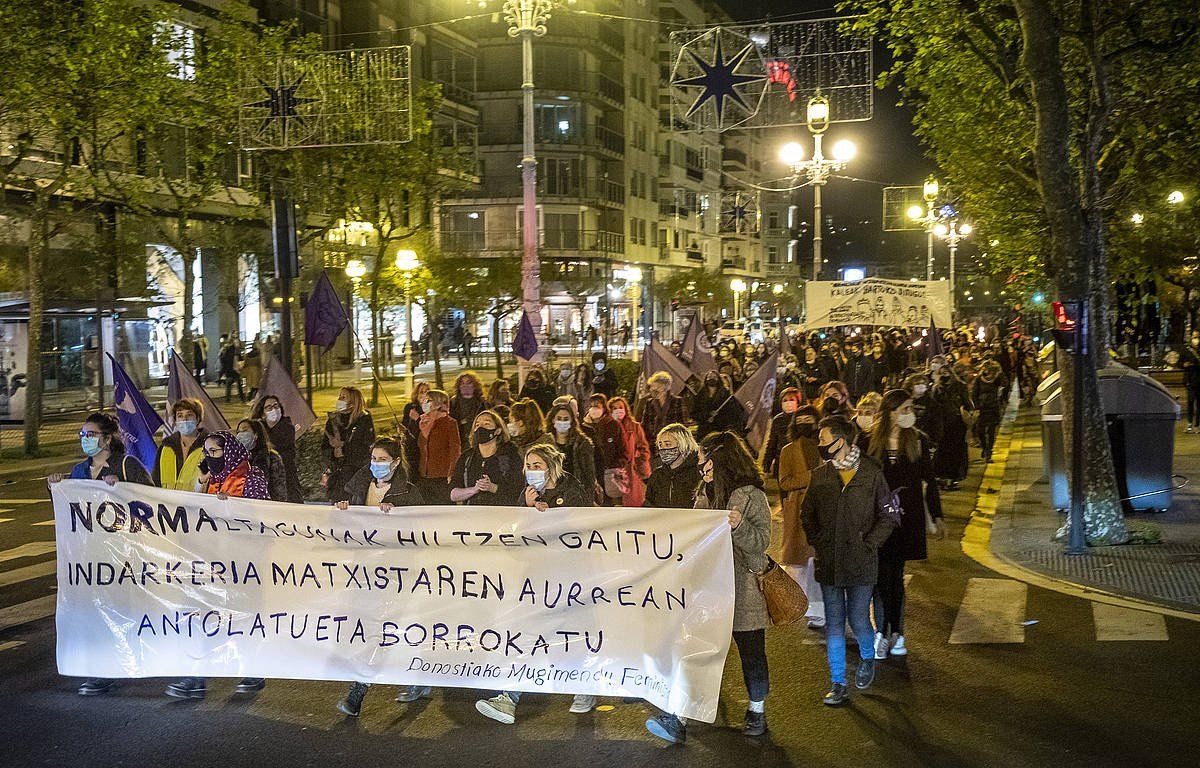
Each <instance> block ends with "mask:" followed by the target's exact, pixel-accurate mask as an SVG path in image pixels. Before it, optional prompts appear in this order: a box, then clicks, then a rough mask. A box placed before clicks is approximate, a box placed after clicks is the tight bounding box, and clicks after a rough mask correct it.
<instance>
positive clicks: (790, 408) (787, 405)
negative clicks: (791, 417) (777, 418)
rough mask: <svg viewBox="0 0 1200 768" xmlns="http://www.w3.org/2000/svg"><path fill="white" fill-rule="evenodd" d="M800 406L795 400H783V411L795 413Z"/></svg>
mask: <svg viewBox="0 0 1200 768" xmlns="http://www.w3.org/2000/svg"><path fill="white" fill-rule="evenodd" d="M799 407H800V406H799V405H797V404H796V401H795V400H784V401H783V412H784V413H795V412H796V409H797V408H799Z"/></svg>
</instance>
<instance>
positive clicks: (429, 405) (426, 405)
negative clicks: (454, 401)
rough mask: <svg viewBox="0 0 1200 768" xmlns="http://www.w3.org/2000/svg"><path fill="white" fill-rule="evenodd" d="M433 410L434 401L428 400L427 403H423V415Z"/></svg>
mask: <svg viewBox="0 0 1200 768" xmlns="http://www.w3.org/2000/svg"><path fill="white" fill-rule="evenodd" d="M432 410H433V401H432V400H426V401H425V402H423V403H421V413H429V412H430V411H432Z"/></svg>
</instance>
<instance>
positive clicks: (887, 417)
mask: <svg viewBox="0 0 1200 768" xmlns="http://www.w3.org/2000/svg"><path fill="white" fill-rule="evenodd" d="M916 425H917V416H916V414H915V413H913V401H912V396H911V395H910V394H909V393H908V392H907V391H905V390H903V389H891V390H888V392H887V393H886V394H885V395H884V396H883V404H882V406H881V407H880V411H879V421H878V422H877V423H876V424H875V429H874V430H873V431H872V432H871V440H870V444H869V448H868V453H869V455H870V456H871V458H873V459H874V460H875V461H877V462H879V463H880V464H881V465H882V466H883V476H884V479H886V480H887V484H888V487H889V488H890V489H892V490H893V491H894V492H896V493H897V494H899V498H900V508H901V509H903V510H904V514H902V515H901V516H900V525H899V526H898V527H897V528H896V529H895V530H893V531H892V533H891V535H890V536H888V538H887V540H886V541H884V542H883V546H882V547H880V549H879V578H878V581H877V582H876V585H875V658H876V659H885V658H887V656H888V653H889V652H890V653H891V654H892V655H893V656H904V655H905V654H907V653H908V646H907V644H906V642H905V639H904V564H905V562H907V561H909V560H924V559H925V557H926V546H925V534H926V531H927V529H932V530H933V531H934V532H940V534H941V535H942V536H943V537H944V536H945V535H946V534H945V531H946V529H945V527H944V526H943V525H942V499H941V495H940V494H939V493H938V486H937V478H936V477H934V474H933V463H932V461H930V458H929V442H928V440H927V439H926V437H925V436H924V435H923V434H921V432H920V431H918V430H917V426H916Z"/></svg>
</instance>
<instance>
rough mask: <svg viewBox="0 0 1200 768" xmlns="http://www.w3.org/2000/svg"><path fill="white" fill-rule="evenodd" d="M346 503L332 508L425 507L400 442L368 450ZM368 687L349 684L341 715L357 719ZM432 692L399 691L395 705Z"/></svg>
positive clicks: (384, 441)
mask: <svg viewBox="0 0 1200 768" xmlns="http://www.w3.org/2000/svg"><path fill="white" fill-rule="evenodd" d="M344 490H345V493H344V495H345V497H346V498H345V499H344V500H343V501H339V502H337V503H336V504H335V506H336V507H337V508H338V509H340V510H343V511H345V510H346V509H349V508H350V507H351V506H355V507H378V508H379V510H380V511H381V512H383V513H384V514H388V513H390V512H391V511H392V509H394V508H395V507H415V506H420V505H421V504H424V503H425V500H424V499H423V498H422V497H421V491H420V490H419V489H418V488H417V487H416V486H415V485H413V484H412V482H411V481H410V480H409V472H408V466H407V465H406V462H405V459H404V448H403V446H401V445H400V441H399V440H396V439H395V438H391V437H381V438H379V439H378V440H376V441H375V444H374V445H373V446H371V462H370V464H368V465H367V466H365V467H360V468H359V470H358V471H357V472H355V473H354V477H352V478H350V482H348V483H346V487H345V489H344ZM370 687H371V685H370V683H351V684H350V692H349V693H348V694H346V698H344V699H342V700H341V701H339V702H338V704H337V708H338V711H340V712H341V713H342V714H345V715H349V716H350V717H358V713H359V712H360V711H361V710H362V703H363V697H365V696H366V695H367V689H368V688H370ZM432 692H433V689H432V688H431V687H429V686H427V685H405V686H402V687H401V688H400V693H399V694H398V695H397V696H396V701H398V702H401V703H402V704H407V703H409V702H413V701H416V700H417V699H420V698H428V697H429V695H430V694H431V693H432Z"/></svg>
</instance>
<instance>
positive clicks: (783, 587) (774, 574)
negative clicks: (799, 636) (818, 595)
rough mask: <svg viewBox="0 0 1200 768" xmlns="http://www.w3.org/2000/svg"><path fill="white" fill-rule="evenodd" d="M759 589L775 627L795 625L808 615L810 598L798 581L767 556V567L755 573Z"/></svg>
mask: <svg viewBox="0 0 1200 768" xmlns="http://www.w3.org/2000/svg"><path fill="white" fill-rule="evenodd" d="M754 575H755V576H756V577H757V578H758V589H759V591H761V592H762V595H763V599H764V600H765V601H766V603H767V615H768V616H770V617H771V623H772V624H775V625H784V624H795V623H796V622H798V621H800V620H801V619H803V618H804V616H805V614H807V613H808V597H807V596H806V595H805V594H804V589H803V588H802V587H801V586H800V585H799V584H798V583H796V580H795V579H793V578H792V577H791V576H788V575H787V574H786V573H785V572H784V570H783V569H782V568H780V567H779V564H778V563H776V562H775V561H774V560H772V559H771V557H770V556H769V555H768V556H767V567H766V568H764V569H763V571H762V573H758V572H754Z"/></svg>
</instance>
